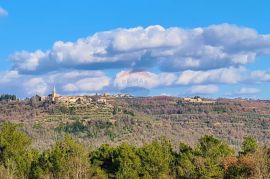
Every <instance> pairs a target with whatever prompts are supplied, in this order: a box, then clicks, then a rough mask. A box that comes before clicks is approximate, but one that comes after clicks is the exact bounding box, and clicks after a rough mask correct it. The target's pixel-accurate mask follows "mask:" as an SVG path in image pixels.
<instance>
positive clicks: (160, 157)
mask: <svg viewBox="0 0 270 179" xmlns="http://www.w3.org/2000/svg"><path fill="white" fill-rule="evenodd" d="M138 155H139V156H140V158H141V162H142V166H143V167H142V175H143V176H144V177H152V178H159V177H161V176H162V175H165V174H168V173H169V172H170V166H171V164H172V161H173V152H172V145H171V143H170V142H169V141H168V140H166V139H162V140H161V141H157V140H155V141H153V142H152V143H151V144H147V145H145V146H143V147H142V148H140V149H139V151H138Z"/></svg>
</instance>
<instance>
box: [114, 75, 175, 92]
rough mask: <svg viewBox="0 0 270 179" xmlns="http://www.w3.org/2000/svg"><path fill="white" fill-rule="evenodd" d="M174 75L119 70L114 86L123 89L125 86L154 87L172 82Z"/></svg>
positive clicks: (168, 84)
mask: <svg viewBox="0 0 270 179" xmlns="http://www.w3.org/2000/svg"><path fill="white" fill-rule="evenodd" d="M175 80H176V76H175V75H174V74H171V73H160V74H155V73H151V72H146V71H121V72H119V73H118V74H117V75H116V77H115V80H114V86H116V87H117V88H120V89H123V88H127V87H143V88H148V89H151V88H155V87H159V86H170V85H172V84H174V82H175Z"/></svg>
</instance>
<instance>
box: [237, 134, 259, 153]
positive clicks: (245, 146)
mask: <svg viewBox="0 0 270 179" xmlns="http://www.w3.org/2000/svg"><path fill="white" fill-rule="evenodd" d="M257 147H258V145H257V141H256V139H255V138H253V137H245V138H244V141H243V143H242V148H241V149H242V152H240V154H244V155H246V154H249V153H255V152H256V150H257Z"/></svg>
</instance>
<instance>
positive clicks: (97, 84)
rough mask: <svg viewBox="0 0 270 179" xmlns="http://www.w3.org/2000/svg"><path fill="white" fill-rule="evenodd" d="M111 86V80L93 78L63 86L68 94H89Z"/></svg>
mask: <svg viewBox="0 0 270 179" xmlns="http://www.w3.org/2000/svg"><path fill="white" fill-rule="evenodd" d="M109 84H110V78H108V77H105V76H103V77H92V78H83V79H81V80H79V81H77V82H75V83H68V84H66V85H64V86H63V89H64V90H65V91H67V92H80V91H83V92H88V91H99V90H102V89H103V88H104V87H106V86H108V85H109Z"/></svg>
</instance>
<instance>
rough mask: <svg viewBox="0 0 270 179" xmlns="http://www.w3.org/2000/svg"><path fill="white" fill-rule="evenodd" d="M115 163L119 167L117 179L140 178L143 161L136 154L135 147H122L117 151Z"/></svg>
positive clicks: (124, 145) (126, 145)
mask: <svg viewBox="0 0 270 179" xmlns="http://www.w3.org/2000/svg"><path fill="white" fill-rule="evenodd" d="M114 163H115V165H116V166H117V167H118V169H117V172H116V177H117V178H121V179H125V178H130V179H135V178H139V172H140V171H141V159H140V157H139V156H138V155H137V154H136V149H135V148H134V147H133V146H130V145H128V144H122V145H120V146H119V147H118V148H117V149H116V151H115V159H114Z"/></svg>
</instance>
